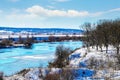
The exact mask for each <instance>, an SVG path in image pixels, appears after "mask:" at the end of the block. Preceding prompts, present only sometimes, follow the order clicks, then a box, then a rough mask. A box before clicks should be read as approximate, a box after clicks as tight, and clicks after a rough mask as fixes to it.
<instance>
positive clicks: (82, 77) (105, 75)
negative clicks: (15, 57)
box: [4, 46, 120, 80]
mask: <svg viewBox="0 0 120 80" xmlns="http://www.w3.org/2000/svg"><path fill="white" fill-rule="evenodd" d="M114 56H115V48H114V47H113V46H109V49H108V53H106V51H105V47H103V51H102V52H101V51H100V49H99V50H98V51H97V50H96V48H92V47H90V51H88V50H87V48H80V49H78V50H76V51H75V52H73V53H72V54H71V55H70V56H69V60H70V64H69V65H68V66H67V68H68V69H69V68H70V69H74V70H75V72H76V73H77V74H78V75H77V76H76V77H75V78H74V80H120V70H115V69H114V68H112V67H109V66H110V64H108V62H112V65H114V63H115V61H116V60H115V57H114ZM92 59H94V60H97V61H99V62H98V63H97V65H96V64H95V65H94V63H95V61H93V62H92V63H91V61H92ZM91 64H93V66H92V68H90V67H89V65H91ZM98 64H102V65H101V66H102V67H101V66H100V67H99V68H98V66H99V65H98ZM115 65H116V64H115ZM67 68H66V69H67ZM60 70H61V69H59V68H52V69H51V70H49V69H48V68H46V69H44V68H43V69H41V70H40V68H34V69H29V70H28V71H27V72H26V73H25V74H24V76H23V74H16V75H13V76H11V77H5V78H4V79H5V80H42V78H40V75H41V74H42V75H43V76H46V74H48V73H50V74H52V73H58V72H60ZM64 80H66V79H64Z"/></svg>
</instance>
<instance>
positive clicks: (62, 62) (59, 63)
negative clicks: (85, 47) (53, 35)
mask: <svg viewBox="0 0 120 80" xmlns="http://www.w3.org/2000/svg"><path fill="white" fill-rule="evenodd" d="M71 52H72V50H71V49H70V48H66V47H64V46H62V45H60V46H58V47H57V48H56V52H55V56H56V59H55V60H54V61H53V62H50V63H49V67H56V68H63V67H65V66H66V65H68V63H69V60H68V56H69V55H70V54H71Z"/></svg>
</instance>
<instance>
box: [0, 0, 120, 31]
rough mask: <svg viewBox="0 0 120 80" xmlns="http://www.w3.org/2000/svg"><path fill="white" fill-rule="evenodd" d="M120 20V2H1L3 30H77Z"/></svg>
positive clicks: (0, 16)
mask: <svg viewBox="0 0 120 80" xmlns="http://www.w3.org/2000/svg"><path fill="white" fill-rule="evenodd" d="M116 18H120V0H0V26H4V27H26V28H28V27H33V28H75V29H78V28H79V25H81V24H83V23H85V22H91V23H94V22H96V21H98V20H99V19H116Z"/></svg>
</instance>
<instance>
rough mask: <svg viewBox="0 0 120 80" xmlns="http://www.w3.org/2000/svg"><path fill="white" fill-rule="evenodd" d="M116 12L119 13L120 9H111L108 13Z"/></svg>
mask: <svg viewBox="0 0 120 80" xmlns="http://www.w3.org/2000/svg"><path fill="white" fill-rule="evenodd" d="M116 11H120V8H115V9H111V10H109V11H108V12H116Z"/></svg>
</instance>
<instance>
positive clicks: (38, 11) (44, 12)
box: [26, 5, 89, 17]
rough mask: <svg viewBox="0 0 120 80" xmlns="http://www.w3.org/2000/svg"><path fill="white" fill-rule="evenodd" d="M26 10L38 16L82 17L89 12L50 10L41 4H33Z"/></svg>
mask: <svg viewBox="0 0 120 80" xmlns="http://www.w3.org/2000/svg"><path fill="white" fill-rule="evenodd" d="M26 11H27V12H28V13H30V14H35V15H38V16H47V17H55V16H60V17H84V16H88V15H89V13H88V12H87V11H77V10H66V11H65V10H51V9H46V8H43V7H41V6H38V5H35V6H32V7H30V8H28V9H26Z"/></svg>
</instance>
